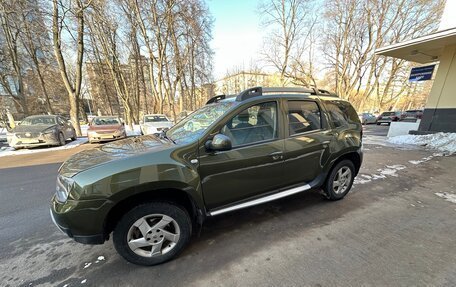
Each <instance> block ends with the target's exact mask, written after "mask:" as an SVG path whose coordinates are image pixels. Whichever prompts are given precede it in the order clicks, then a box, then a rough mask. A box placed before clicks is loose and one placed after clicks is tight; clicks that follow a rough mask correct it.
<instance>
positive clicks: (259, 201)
mask: <svg viewBox="0 0 456 287" xmlns="http://www.w3.org/2000/svg"><path fill="white" fill-rule="evenodd" d="M311 188H312V187H311V186H310V185H308V184H305V185H301V186H298V187H294V188H291V189H287V190H284V191H281V192H278V193H274V194H271V195H268V196H265V197H262V198H257V199H254V200H251V201H247V202H243V203H240V204H236V205H233V206H230V207H225V208H222V209H218V210H214V211H210V212H209V215H211V216H214V215H219V214H222V213H226V212H230V211H233V210H238V209H242V208H246V207H249V206H254V205H258V204H262V203H265V202H269V201H273V200H276V199H279V198H282V197H287V196H289V195H292V194H295V193H299V192H302V191H305V190H309V189H311Z"/></svg>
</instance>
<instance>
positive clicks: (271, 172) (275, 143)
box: [199, 101, 284, 209]
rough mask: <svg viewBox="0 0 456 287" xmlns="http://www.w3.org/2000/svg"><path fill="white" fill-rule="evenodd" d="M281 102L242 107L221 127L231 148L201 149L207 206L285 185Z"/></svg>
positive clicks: (228, 203)
mask: <svg viewBox="0 0 456 287" xmlns="http://www.w3.org/2000/svg"><path fill="white" fill-rule="evenodd" d="M278 110H279V109H278V102H276V101H268V102H262V103H257V104H252V105H251V106H249V107H247V108H245V109H242V110H241V111H239V112H238V113H237V114H236V115H235V116H234V117H231V118H229V119H227V121H226V122H225V123H223V127H222V128H221V129H220V130H216V131H214V134H215V133H222V134H225V135H226V136H228V137H229V138H230V139H231V141H232V144H233V147H232V149H231V150H228V151H218V152H213V151H208V150H206V148H205V147H204V143H202V144H201V147H200V149H199V155H200V156H199V163H200V166H199V168H200V176H201V182H202V189H203V195H204V200H205V203H206V206H207V207H208V208H209V209H214V208H217V207H221V206H226V205H230V204H232V203H235V202H238V201H242V200H244V199H247V198H250V197H254V196H257V195H261V194H262V193H265V192H268V191H272V190H275V189H277V188H279V187H281V186H282V185H283V181H282V176H283V173H282V167H283V166H282V164H283V156H282V155H283V145H284V142H283V135H281V134H280V133H279V128H278V127H279V124H280V121H281V120H280V117H279V113H278Z"/></svg>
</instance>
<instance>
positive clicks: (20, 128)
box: [11, 125, 57, 133]
mask: <svg viewBox="0 0 456 287" xmlns="http://www.w3.org/2000/svg"><path fill="white" fill-rule="evenodd" d="M56 126H57V125H30V126H21V125H19V126H16V127H15V128H14V129H13V130H12V131H11V132H12V133H25V132H29V133H39V132H42V131H44V130H45V129H48V128H52V127H56Z"/></svg>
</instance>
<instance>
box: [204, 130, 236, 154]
mask: <svg viewBox="0 0 456 287" xmlns="http://www.w3.org/2000/svg"><path fill="white" fill-rule="evenodd" d="M205 146H206V149H208V150H212V151H224V150H230V149H231V139H230V138H229V137H227V136H226V135H224V134H216V135H215V136H214V138H213V139H212V140H208V141H207V142H206V144H205Z"/></svg>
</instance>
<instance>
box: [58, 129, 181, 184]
mask: <svg viewBox="0 0 456 287" xmlns="http://www.w3.org/2000/svg"><path fill="white" fill-rule="evenodd" d="M173 145H174V144H172V143H170V142H168V141H166V140H162V139H159V138H158V137H155V136H141V137H133V138H127V139H124V140H119V141H116V142H112V143H109V144H105V145H102V146H99V147H96V148H94V149H89V150H84V151H82V152H79V153H77V154H75V155H73V156H72V157H70V158H69V159H68V160H67V161H66V162H64V163H63V164H62V166H61V167H60V174H62V175H64V176H67V177H72V176H74V175H76V174H78V173H79V172H82V171H85V170H87V169H90V168H93V167H95V166H99V165H102V164H105V163H108V162H112V161H115V160H121V159H125V158H129V157H133V156H138V155H141V154H143V153H146V152H147V153H149V152H154V151H159V150H163V149H166V148H169V147H170V146H173Z"/></svg>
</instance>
